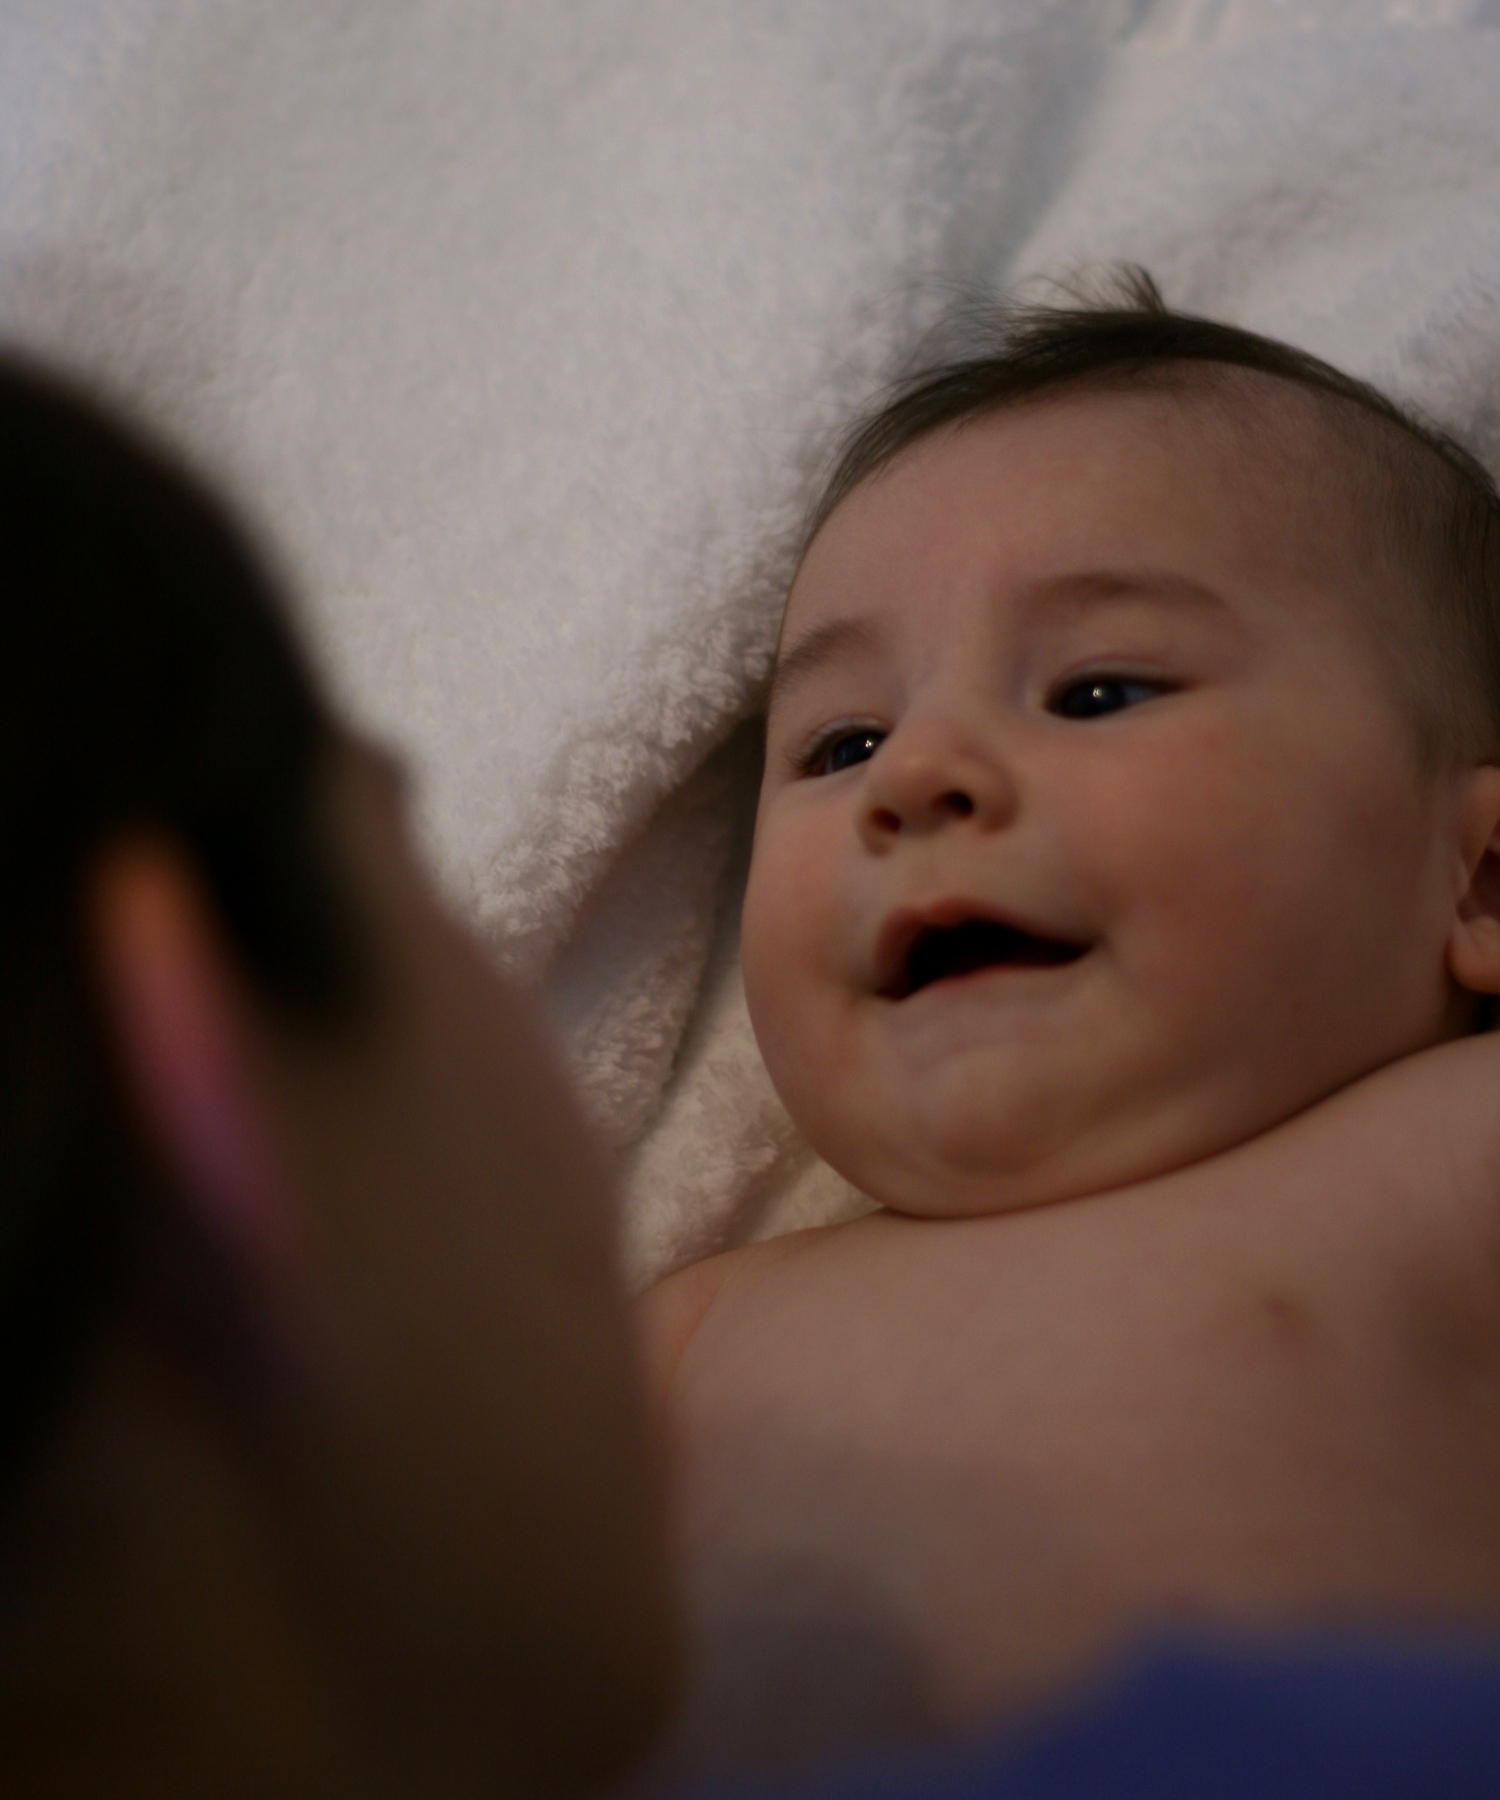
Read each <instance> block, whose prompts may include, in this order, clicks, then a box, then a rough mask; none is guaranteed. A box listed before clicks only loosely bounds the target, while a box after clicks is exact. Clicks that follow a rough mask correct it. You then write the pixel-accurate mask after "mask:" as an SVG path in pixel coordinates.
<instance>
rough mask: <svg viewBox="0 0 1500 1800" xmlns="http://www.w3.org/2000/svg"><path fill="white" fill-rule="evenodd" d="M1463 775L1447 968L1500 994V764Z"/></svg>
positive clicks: (1479, 990) (1480, 989) (1476, 988)
mask: <svg viewBox="0 0 1500 1800" xmlns="http://www.w3.org/2000/svg"><path fill="white" fill-rule="evenodd" d="M1464 780H1465V786H1464V792H1463V797H1462V805H1461V809H1460V815H1459V822H1460V829H1461V839H1460V845H1459V849H1460V854H1461V856H1462V858H1463V867H1462V871H1461V878H1460V881H1461V886H1460V893H1459V897H1458V907H1457V911H1456V912H1455V914H1454V919H1453V929H1452V931H1451V932H1450V934H1449V938H1448V973H1449V974H1450V975H1451V976H1452V977H1453V979H1454V980H1455V981H1456V982H1457V983H1458V984H1459V986H1460V987H1466V988H1468V989H1469V990H1470V992H1471V993H1475V994H1500V768H1482V769H1473V770H1470V772H1469V773H1468V774H1467V775H1466V776H1465V778H1464Z"/></svg>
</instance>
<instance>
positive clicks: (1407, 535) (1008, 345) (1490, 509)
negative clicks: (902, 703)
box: [803, 268, 1500, 761]
mask: <svg viewBox="0 0 1500 1800" xmlns="http://www.w3.org/2000/svg"><path fill="white" fill-rule="evenodd" d="M1065 297H1066V298H1067V300H1068V303H1067V304H1059V305H1019V304H1005V303H1001V304H998V305H993V306H988V307H984V308H974V307H970V308H969V309H967V311H966V312H965V314H964V315H963V317H962V319H961V321H960V324H961V328H962V331H963V335H964V338H965V340H966V347H965V349H964V351H963V353H962V354H960V355H958V356H950V357H947V358H944V359H942V360H936V361H934V360H923V361H921V362H919V364H918V365H917V367H916V368H915V369H914V370H913V371H912V372H911V373H909V374H908V375H906V376H905V377H903V378H902V379H901V380H899V381H898V382H896V383H895V384H894V385H893V386H892V387H891V388H890V389H889V390H888V391H887V392H886V393H885V394H884V395H883V396H882V397H881V399H880V400H879V402H878V403H877V404H876V405H875V406H874V407H873V408H872V409H871V410H870V411H868V412H867V413H865V414H864V415H863V416H862V417H860V418H859V419H857V420H856V421H855V423H854V424H853V426H852V427H851V428H850V429H849V431H848V432H847V433H846V435H845V437H844V439H843V441H842V444H841V445H840V447H839V449H838V451H837V453H836V459H835V461H834V464H833V469H832V473H831V474H830V475H829V476H828V478H827V480H826V482H825V483H824V485H823V488H822V490H821V492H820V493H819V494H818V495H817V497H816V500H815V502H814V504H813V506H812V509H811V511H810V513H809V516H808V522H807V526H806V529H805V533H804V537H803V547H804V550H805V549H806V546H807V545H809V544H810V543H811V542H812V539H813V538H814V536H816V534H817V532H818V531H819V530H820V529H821V527H822V526H823V524H824V523H825V521H826V520H827V518H828V516H829V514H830V513H831V512H832V511H833V510H834V508H835V507H836V506H837V505H838V504H839V502H840V501H841V500H843V499H844V498H845V497H846V496H847V495H848V494H849V493H850V491H851V490H852V489H854V488H856V487H858V486H859V485H860V484H861V483H862V482H864V481H866V480H868V479H869V477H870V476H872V475H874V474H875V473H876V472H877V471H878V470H880V469H882V468H884V467H885V466H886V465H887V464H888V463H890V462H891V461H892V460H893V459H894V458H895V457H897V456H899V455H900V454H901V453H902V452H903V451H904V450H906V449H908V448H909V447H910V446H911V445H913V444H915V443H916V442H917V441H918V440H919V439H922V438H925V437H927V436H929V435H930V434H931V433H933V432H935V431H938V430H940V429H942V428H943V427H946V426H954V425H958V424H961V423H963V422H964V421H967V420H972V419H976V418H979V417H981V416H983V415H985V414H987V413H991V412H995V411H998V410H1000V409H1002V408H1004V407H1007V406H1011V405H1014V404H1016V403H1018V402H1020V401H1023V400H1027V399H1030V398H1032V397H1034V396H1036V395H1038V394H1042V393H1051V392H1054V391H1059V392H1061V391H1074V392H1077V391H1089V390H1095V391H1097V390H1100V389H1109V388H1121V389H1129V388H1144V387H1152V386H1165V385H1167V384H1168V383H1170V382H1171V381H1172V380H1174V379H1179V378H1180V377H1181V375H1182V372H1183V367H1184V365H1192V364H1196V365H1200V366H1204V365H1208V366H1214V365H1216V366H1217V367H1219V368H1220V369H1223V368H1225V367H1230V368H1236V369H1244V370H1250V371H1253V372H1255V373H1257V374H1260V375H1266V376H1271V377H1273V378H1274V379H1276V380H1279V381H1284V382H1289V383H1292V384H1294V385H1295V386H1296V387H1298V388H1300V389H1301V390H1303V391H1304V392H1306V393H1310V394H1311V395H1313V396H1314V397H1315V398H1318V399H1321V400H1322V401H1324V402H1325V403H1326V404H1325V407H1324V412H1325V416H1326V417H1327V420H1328V422H1329V423H1330V424H1331V425H1332V426H1333V428H1334V429H1335V430H1336V431H1337V432H1338V434H1339V436H1340V437H1341V439H1342V440H1343V442H1344V444H1345V445H1346V446H1347V448H1348V450H1349V452H1350V461H1351V464H1352V465H1353V466H1354V467H1355V468H1356V469H1357V470H1358V473H1359V478H1360V480H1361V482H1362V484H1363V485H1364V486H1365V487H1367V488H1368V489H1369V490H1370V492H1369V494H1368V498H1369V500H1370V501H1371V507H1370V510H1371V514H1372V517H1374V518H1375V519H1376V520H1378V521H1379V525H1380V528H1381V530H1382V531H1383V533H1384V535H1385V536H1386V538H1387V540H1388V541H1389V544H1390V547H1391V549H1392V551H1393V552H1394V554H1395V555H1396V556H1397V557H1399V558H1401V559H1402V560H1403V561H1404V562H1405V563H1406V564H1408V565H1409V566H1411V567H1412V568H1413V569H1414V571H1415V572H1416V573H1417V575H1418V577H1419V582H1420V587H1421V591H1422V593H1423V596H1424V598H1426V599H1428V600H1429V601H1430V602H1431V603H1432V605H1433V609H1434V622H1435V623H1436V625H1437V631H1436V633H1435V634H1434V635H1435V636H1436V637H1437V639H1438V640H1439V642H1438V646H1437V647H1438V651H1439V656H1438V659H1437V660H1438V664H1439V667H1440V669H1441V676H1440V677H1439V679H1438V680H1437V681H1436V682H1429V683H1427V686H1428V687H1429V688H1435V689H1436V690H1437V691H1435V692H1431V693H1426V694H1423V695H1422V696H1421V697H1420V700H1419V705H1418V712H1419V717H1418V720H1417V724H1418V730H1419V736H1420V738H1421V741H1422V744H1423V748H1424V750H1425V751H1426V753H1427V754H1428V755H1429V756H1433V757H1438V758H1442V757H1452V756H1459V757H1465V758H1469V759H1475V760H1484V761H1491V760H1500V492H1497V490H1496V486H1495V482H1494V480H1493V479H1492V477H1491V476H1490V474H1489V472H1488V471H1487V470H1486V469H1485V467H1484V466H1483V464H1481V463H1480V462H1479V461H1478V459H1477V458H1476V457H1474V456H1473V455H1471V454H1470V452H1469V451H1467V450H1466V449H1464V448H1463V446H1462V445H1461V444H1459V443H1458V442H1457V441H1456V440H1455V439H1453V438H1452V437H1450V436H1449V435H1448V434H1447V433H1446V432H1444V431H1442V430H1440V429H1438V428H1437V427H1436V426H1434V425H1432V424H1431V423H1429V422H1428V421H1426V420H1425V419H1422V418H1420V417H1418V416H1417V415H1416V414H1414V413H1412V412H1410V411H1408V410H1406V409H1405V408H1403V407H1400V406H1398V405H1397V404H1396V403H1395V402H1394V401H1393V400H1391V399H1389V398H1388V397H1387V396H1386V395H1384V394H1382V393H1381V392H1380V391H1379V390H1378V389H1376V388H1374V387H1371V386H1370V385H1369V384H1368V383H1367V382H1363V381H1358V380H1356V379H1355V378H1354V377H1353V376H1351V375H1345V374H1344V373H1342V372H1341V371H1340V370H1338V369H1336V368H1334V367H1333V366H1332V365H1331V364H1329V363H1326V362H1323V361H1322V360H1321V359H1320V358H1318V357H1316V356H1312V355H1310V354H1309V353H1308V352H1307V351H1305V350H1297V349H1294V348H1293V347H1292V346H1291V345H1289V344H1282V343H1278V342H1277V341H1276V340H1275V339H1273V338H1267V337H1261V336H1260V335H1259V334H1258V333H1256V332H1253V331H1245V330H1243V329H1241V328H1240V327H1238V326H1235V325H1225V324H1221V323H1220V322H1218V321H1217V320H1213V319H1205V318H1199V317H1196V316H1194V315H1192V314H1188V313H1179V312H1174V311H1172V310H1171V309H1170V308H1169V307H1168V306H1167V305H1166V303H1165V302H1164V300H1163V299H1162V296H1161V293H1160V291H1159V290H1158V288H1157V286H1156V283H1155V282H1154V281H1153V280H1152V278H1151V277H1150V276H1149V275H1148V274H1147V273H1146V271H1145V270H1144V269H1139V268H1125V269H1120V270H1117V271H1114V272H1113V273H1111V274H1110V275H1109V276H1108V277H1106V278H1105V279H1104V281H1103V282H1102V283H1096V285H1095V289H1094V291H1092V292H1088V291H1082V290H1065ZM1208 372H1209V370H1208V368H1207V367H1204V368H1203V373H1205V374H1207V373H1208Z"/></svg>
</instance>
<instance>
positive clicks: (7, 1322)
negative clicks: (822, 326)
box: [0, 355, 370, 1503]
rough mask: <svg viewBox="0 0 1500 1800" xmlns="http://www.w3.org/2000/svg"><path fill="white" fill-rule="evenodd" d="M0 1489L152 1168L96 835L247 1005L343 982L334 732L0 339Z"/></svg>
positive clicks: (238, 580)
mask: <svg viewBox="0 0 1500 1800" xmlns="http://www.w3.org/2000/svg"><path fill="white" fill-rule="evenodd" d="M0 620H3V626H4V635H5V670H6V691H5V705H4V707H3V709H0V834H3V842H4V844H5V852H6V865H5V879H4V881H3V882H0V1503H3V1500H4V1496H5V1492H6V1489H7V1488H8V1487H11V1486H12V1485H13V1483H14V1480H15V1478H16V1475H17V1472H18V1470H19V1469H20V1468H21V1467H22V1464H23V1461H24V1459H25V1457H26V1454H27V1452H28V1450H29V1449H30V1447H32V1446H33V1445H34V1444H35V1443H36V1441H37V1440H38V1438H39V1437H40V1435H41V1434H42V1433H43V1432H44V1431H45V1430H46V1429H47V1426H48V1424H49V1422H50V1420H51V1419H52V1418H53V1417H54V1416H55V1414H56V1411H57V1409H58V1407H59V1406H60V1405H61V1403H62V1400H63V1398H64V1394H65V1390H66V1387H67V1384H68V1381H69V1377H70V1376H71V1375H72V1374H73V1372H74V1371H75V1370H76V1369H77V1368H78V1366H79V1364H80V1359H81V1357H82V1356H83V1354H84V1352H85V1350H86V1349H87V1346H88V1343H89V1341H90V1339H91V1337H92V1336H93V1334H94V1332H95V1331H96V1330H97V1328H98V1326H99V1325H100V1324H101V1322H102V1321H103V1319H104V1318H105V1317H106V1316H107V1314H108V1312H109V1310H110V1308H111V1307H112V1305H113V1304H114V1303H115V1302H116V1301H117V1300H118V1299H119V1298H120V1296H121V1295H122V1294H123V1293H124V1291H125V1289H126V1286H127V1283H128V1278H129V1272H130V1270H131V1268H132V1266H133V1264H134V1262H135V1259H136V1253H137V1250H138V1248H139V1244H140V1242H141V1237H142V1222H143V1217H144V1209H145V1208H146V1207H147V1206H148V1202H149V1196H150V1193H151V1191H152V1184H151V1181H150V1179H149V1178H148V1176H147V1174H146V1171H145V1170H144V1169H143V1167H142V1166H141V1159H140V1157H139V1156H138V1155H137V1154H136V1153H135V1150H134V1146H133V1143H132V1134H131V1132H130V1131H129V1129H128V1128H127V1127H126V1124H125V1122H124V1117H123V1112H122V1108H121V1106H120V1103H119V1099H118V1095H117V1091H116V1090H117V1086H118V1084H117V1081H116V1079H115V1076H114V1073H113V1071H112V1068H111V1062H112V1059H111V1057H110V1056H109V1054H108V1052H107V1048H106V1046H105V1044H104V1041H103V1033H102V1030H101V1027H100V1022H99V1020H98V1017H97V1008H96V1006H95V1004H94V998H93V993H92V986H93V984H92V982H91V980H90V972H89V966H88V957H87V954H86V951H85V944H84V931H83V921H82V916H81V914H82V906H81V899H82V893H83V890H84V887H85V884H86V882H87V879H88V875H89V870H90V867H91V865H92V864H93V863H94V862H95V861H96V860H97V858H98V857H99V855H100V853H101V851H103V850H104V849H105V848H106V846H108V844H109V843H110V842H111V840H113V839H115V838H117V837H119V836H120V835H121V834H123V833H130V832H138V831H143V830H144V831H147V832H152V833H158V834H164V835H165V836H167V837H168V838H170V839H171V840H172V841H173V842H174V843H176V844H178V845H179V846H181V848H182V849H183V850H184V851H185V852H186V853H187V854H188V855H189V856H190V857H191V858H192V859H193V861H194V863H195V865H196V867H197V869H198V871H199V872H200V873H201V875H202V877H203V879H204V883H205V886H206V888H207V890H208V893H209V895H210V897H211V900H212V902H213V904H214V905H215V907H216V909H217V911H218V913H219V916H220V919H221V922H222V924H223V927H224V930H225V934H226V937H227V938H228V940H229V942H230V944H231V946H232V947H233V949H234V951H235V952H236V954H237V955H238V956H239V958H240V960H241V962H242V964H243V967H244V969H245V971H246V973H247V975H248V977H249V979H250V981H251V982H252V983H253V984H254V986H255V987H256V988H257V989H258V990H259V991H260V992H261V993H262V995H263V996H264V998H265V999H266V1000H267V1002H268V1003H269V1004H271V1005H272V1006H274V1007H276V1008H278V1009H281V1010H282V1011H288V1012H290V1013H292V1014H299V1015H301V1016H303V1017H305V1018H306V1019H308V1020H309V1021H310V1022H312V1023H315V1024H317V1025H318V1026H319V1028H322V1029H327V1028H331V1027H334V1026H339V1027H342V1026H343V1025H344V1024H345V1023H348V1022H351V1021H352V1020H354V1019H355V1018H356V1017H357V1016H359V1015H360V1014H361V1013H362V1009H363V1004H364V1000H365V998H366V996H367V995H368V994H369V992H370V986H369V979H368V977H367V975H366V969H365V959H364V957H363V956H362V955H361V952H360V945H361V942H362V940H361V936H360V931H359V926H360V918H359V916H358V914H357V909H356V908H355V906H354V905H353V904H352V890H349V889H347V888H346V884H345V882H344V881H343V880H342V879H341V871H340V870H339V868H338V867H336V866H335V862H334V858H333V856H332V853H331V850H330V848H329V845H328V842H327V838H328V831H327V828H326V821H325V819H324V817H323V815H322V813H321V811H320V810H319V796H320V793H321V791H322V790H321V788H320V785H319V778H320V773H321V771H322V770H323V769H324V768H325V767H326V766H327V765H328V763H329V761H330V756H331V747H332V745H333V744H334V742H335V740H336V738H337V735H338V732H337V727H336V725H335V723H334V721H333V719H332V717H331V715H330V713H329V712H328V710H327V709H326V708H325V706H324V703H323V701H322V698H321V696H320V695H319V693H318V691H317V688H316V685H315V683H314V681H313V679H312V677H311V675H310V673H309V671H308V668H307V666H306V663H305V662H304V659H303V657H302V655H301V652H300V650H299V647H298V646H297V644H296V642H295V641H294V638H293V634H292V632H291V630H290V628H289V626H288V624H287V621H286V618H285V615H284V612H283V609H282V606H281V601H280V597H279V595H278V594H277V592H276V586H275V583H274V582H273V580H272V579H271V578H270V576H269V575H268V574H267V572H266V570H265V568H264V566H263V564H262V561H261V558H260V557H259V556H258V555H257V554H256V553H255V551H254V550H253V548H252V547H251V545H250V543H249V542H248V540H247V539H246V537H245V535H244V534H243V532H242V531H241V530H240V528H239V526H238V525H237V524H236V522H235V521H234V520H233V518H232V517H231V516H230V515H229V514H228V513H227V512H226V510H225V509H224V508H223V506H222V505H221V504H220V502H219V501H218V500H217V499H216V498H215V497H214V496H213V495H212V494H211V493H209V492H208V490H207V489H206V488H204V487H203V486H202V485H201V484H200V483H199V482H198V481H197V480H196V479H195V478H194V477H193V476H191V475H190V474H189V473H188V472H187V471H186V470H184V469H183V468H181V467H180V466H178V464H177V463H176V462H175V460H174V459H173V458H172V457H170V456H169V455H167V454H166V453H165V452H163V451H162V450H160V449H158V448H156V447H155V446H153V445H151V444H149V443H148V442H146V441H145V440H144V439H143V438H141V437H140V436H138V435H137V433H136V432H135V431H133V430H131V429H129V428H127V427H126V426H124V425H122V424H121V423H119V422H118V421H117V420H115V419H113V418H111V417H110V415H109V413H108V412H107V411H106V410H104V409H103V408H101V407H100V406H98V405H97V404H96V403H95V402H94V401H93V400H91V399H89V398H88V397H87V396H85V395H84V394H82V393H80V392H78V391H77V390H75V389H73V388H72V387H70V386H69V385H68V384H66V383H64V382H62V381H59V380H58V379H57V378H56V377H55V376H52V375H50V374H47V373H45V372H43V371H41V370H39V369H37V368H35V367H33V366H31V365H29V364H28V363H26V362H24V361H21V360H19V359H17V358H14V357H11V356H4V355H0Z"/></svg>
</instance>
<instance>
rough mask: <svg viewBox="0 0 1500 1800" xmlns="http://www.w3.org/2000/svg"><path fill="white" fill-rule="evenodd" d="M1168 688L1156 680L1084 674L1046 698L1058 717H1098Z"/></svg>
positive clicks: (1120, 710)
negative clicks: (1048, 698)
mask: <svg viewBox="0 0 1500 1800" xmlns="http://www.w3.org/2000/svg"><path fill="white" fill-rule="evenodd" d="M1166 691H1167V690H1166V689H1165V687H1163V685H1162V684H1161V682H1159V681H1132V680H1129V679H1128V678H1127V677H1125V676H1123V675H1084V676H1082V677H1081V678H1080V679H1079V680H1077V681H1070V682H1069V683H1068V685H1067V686H1066V687H1063V688H1059V689H1058V691H1057V692H1056V693H1055V694H1053V695H1052V697H1051V699H1050V700H1049V701H1048V702H1047V710H1048V711H1049V712H1055V713H1056V714H1057V716H1058V717H1059V718H1060V719H1099V718H1102V717H1103V716H1104V715H1105V714H1106V713H1113V712H1123V711H1124V710H1125V708H1126V707H1127V706H1138V705H1139V704H1140V703H1141V701H1142V700H1152V699H1155V697H1156V696H1157V695H1158V694H1163V693H1165V692H1166Z"/></svg>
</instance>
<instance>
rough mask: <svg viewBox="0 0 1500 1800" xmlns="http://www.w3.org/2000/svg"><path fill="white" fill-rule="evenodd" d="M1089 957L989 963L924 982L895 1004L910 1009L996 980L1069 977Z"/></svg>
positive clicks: (1084, 955)
mask: <svg viewBox="0 0 1500 1800" xmlns="http://www.w3.org/2000/svg"><path fill="white" fill-rule="evenodd" d="M1087 954H1088V952H1087V951H1085V952H1084V953H1083V955H1080V956H1077V957H1073V958H1072V959H1070V960H1069V961H1067V962H1055V963H1023V962H1013V963H1003V962H1002V963H985V964H984V965H983V966H982V967H980V968H977V969H965V970H963V971H962V972H960V973H955V974H952V975H939V976H937V977H935V978H934V979H933V980H931V981H928V982H924V983H923V985H922V986H921V987H919V988H916V989H915V990H914V991H913V992H912V993H910V994H907V995H904V996H903V997H902V998H901V999H900V1000H898V1001H896V1002H895V1004H897V1005H900V1006H908V1005H910V1004H911V1003H912V1002H913V1001H918V1000H920V999H921V998H922V996H923V995H924V994H931V993H944V992H947V993H952V992H954V991H956V990H958V989H962V988H969V987H973V986H975V985H977V984H978V983H980V982H983V981H987V980H991V979H995V978H999V979H1002V980H1008V981H1023V980H1026V979H1027V978H1030V979H1031V980H1037V979H1039V978H1042V977H1045V976H1057V975H1066V974H1067V973H1068V971H1069V970H1071V969H1076V968H1077V967H1078V965H1079V963H1080V962H1082V961H1083V960H1084V957H1086V956H1087Z"/></svg>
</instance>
